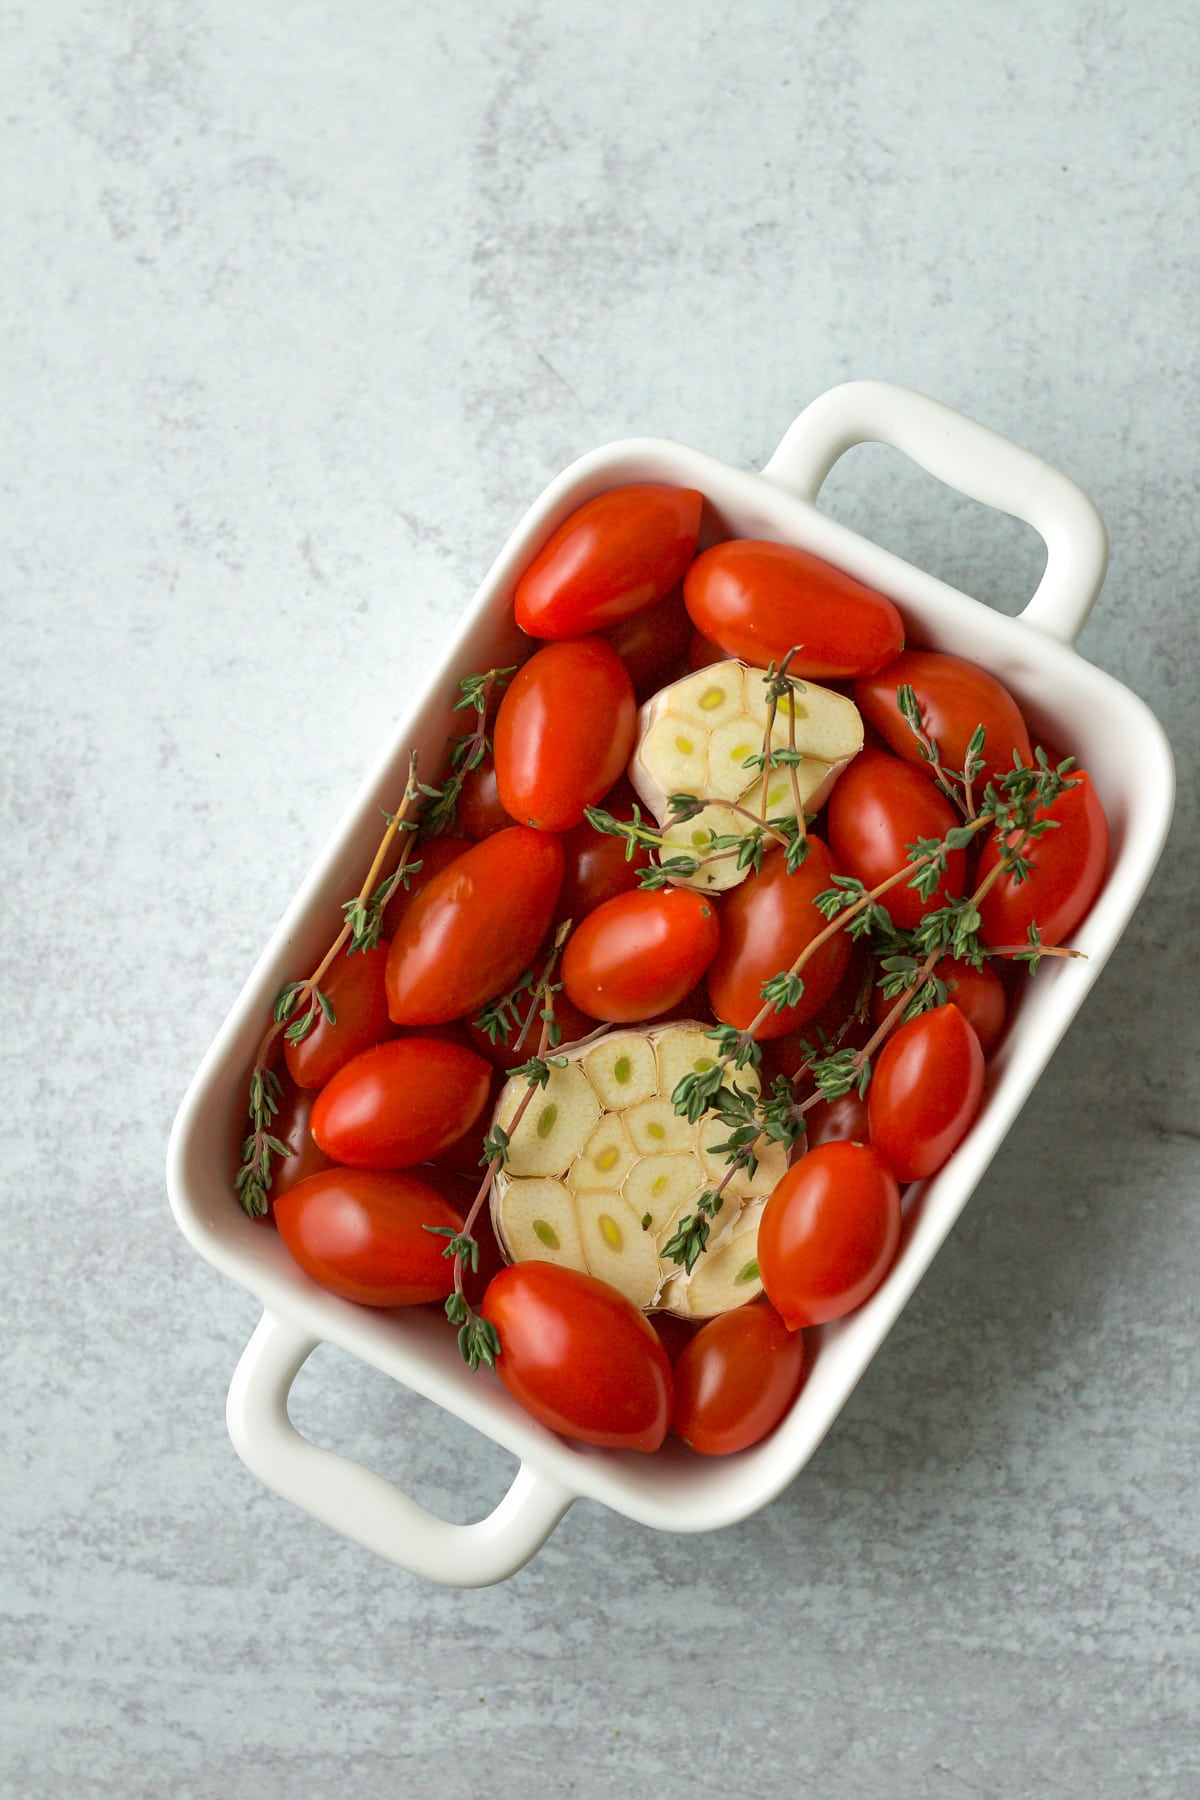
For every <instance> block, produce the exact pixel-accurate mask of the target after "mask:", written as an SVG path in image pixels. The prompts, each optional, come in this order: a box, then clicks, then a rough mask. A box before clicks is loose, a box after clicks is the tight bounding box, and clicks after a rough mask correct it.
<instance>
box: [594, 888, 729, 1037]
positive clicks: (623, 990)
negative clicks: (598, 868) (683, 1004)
mask: <svg viewBox="0 0 1200 1800" xmlns="http://www.w3.org/2000/svg"><path fill="white" fill-rule="evenodd" d="M720 936H721V930H720V926H719V924H718V922H717V913H716V908H715V907H714V906H713V903H712V901H711V900H709V899H707V898H706V897H705V895H703V894H695V893H692V892H691V891H690V889H688V888H658V889H656V890H653V891H650V890H647V889H645V888H639V889H638V890H637V891H636V892H635V893H632V894H619V895H618V896H617V898H616V899H615V900H606V901H605V903H604V905H603V906H598V907H597V908H596V910H595V912H591V913H589V914H588V916H587V918H586V919H584V921H583V923H582V924H581V925H577V926H576V928H575V930H574V931H573V932H572V933H571V935H570V937H569V938H568V939H567V947H566V949H565V950H564V951H563V959H562V978H563V987H564V988H565V990H566V994H567V998H568V1000H571V1001H573V1002H574V1004H575V1005H576V1006H578V1007H579V1008H580V1009H581V1010H582V1011H583V1012H586V1013H590V1014H591V1016H592V1017H593V1018H595V1019H607V1020H609V1021H611V1022H612V1023H614V1024H630V1023H632V1022H633V1021H634V1020H637V1019H652V1018H653V1017H654V1016H655V1014H656V1013H660V1012H665V1011H666V1010H667V1009H668V1007H672V1006H674V1005H676V1004H677V1003H678V1002H679V1001H680V1000H682V999H683V996H684V995H685V994H686V993H687V992H688V991H689V989H691V988H693V987H694V986H695V985H696V983H697V982H698V981H699V979H700V977H701V976H702V975H703V974H704V971H705V970H706V969H707V967H708V965H709V963H710V962H711V961H712V959H713V957H714V956H715V955H716V953H717V945H718V943H719V942H720Z"/></svg>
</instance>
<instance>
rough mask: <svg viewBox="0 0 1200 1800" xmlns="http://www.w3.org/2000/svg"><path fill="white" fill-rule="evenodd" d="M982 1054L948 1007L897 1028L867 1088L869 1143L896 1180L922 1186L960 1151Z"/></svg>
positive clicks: (973, 1108)
mask: <svg viewBox="0 0 1200 1800" xmlns="http://www.w3.org/2000/svg"><path fill="white" fill-rule="evenodd" d="M983 1069H984V1064H983V1051H982V1050H981V1049H980V1047H979V1039H978V1038H977V1037H976V1036H975V1033H974V1031H973V1030H972V1029H971V1027H970V1025H968V1024H967V1021H966V1019H965V1018H964V1017H963V1015H962V1013H960V1012H959V1010H958V1008H957V1006H954V1005H952V1004H951V1003H949V1002H947V1004H946V1005H945V1006H935V1007H934V1008H933V1009H932V1010H931V1011H930V1012H925V1013H920V1014H919V1015H918V1016H917V1017H916V1018H915V1019H910V1020H909V1021H908V1023H907V1024H905V1025H901V1026H899V1027H898V1028H897V1029H896V1031H895V1032H893V1034H892V1036H891V1037H890V1038H889V1039H888V1040H887V1042H886V1043H885V1044H884V1046H883V1049H882V1050H881V1051H880V1052H879V1056H878V1058H877V1059H876V1063H875V1069H874V1073H873V1074H872V1076H871V1085H870V1087H869V1088H868V1090H867V1115H868V1118H869V1119H870V1124H871V1142H872V1144H873V1145H874V1146H875V1149H876V1150H877V1151H878V1152H879V1155H880V1156H881V1157H882V1159H883V1161H884V1162H885V1163H886V1164H887V1166H888V1168H889V1169H891V1170H892V1172H893V1174H894V1175H895V1176H896V1179H897V1180H898V1181H921V1180H923V1179H924V1178H925V1176H927V1175H933V1174H935V1173H936V1172H937V1170H938V1169H940V1168H941V1166H942V1164H943V1163H944V1162H945V1161H946V1159H947V1157H948V1156H950V1155H951V1154H952V1152H953V1151H955V1150H957V1148H958V1146H959V1145H960V1144H961V1143H962V1141H963V1139H964V1138H965V1137H966V1135H967V1133H968V1131H969V1130H970V1129H971V1126H972V1124H973V1122H974V1119H975V1114H976V1113H977V1112H978V1111H979V1102H980V1100H981V1099H982V1098H983Z"/></svg>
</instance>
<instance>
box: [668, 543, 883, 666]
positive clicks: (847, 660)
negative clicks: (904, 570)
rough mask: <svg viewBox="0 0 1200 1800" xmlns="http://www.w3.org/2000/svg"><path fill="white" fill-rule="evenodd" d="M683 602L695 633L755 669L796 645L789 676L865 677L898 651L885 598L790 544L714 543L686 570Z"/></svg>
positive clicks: (780, 657) (777, 659)
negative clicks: (796, 651) (797, 650)
mask: <svg viewBox="0 0 1200 1800" xmlns="http://www.w3.org/2000/svg"><path fill="white" fill-rule="evenodd" d="M683 597H684V599H685V601H686V602H687V609H688V612H689V613H690V614H691V617H692V622H693V624H694V625H695V627H696V629H697V631H699V632H700V633H701V634H702V635H703V636H704V637H706V638H709V639H711V641H712V642H713V643H714V644H720V646H721V648H722V649H723V650H724V651H725V653H726V654H727V655H728V656H740V657H741V659H742V661H743V662H747V663H750V664H751V665H752V666H754V667H756V668H760V669H765V668H766V666H767V664H768V663H770V662H779V661H781V659H782V658H783V657H785V656H786V655H787V653H788V651H789V650H790V649H792V648H793V647H794V646H795V645H799V646H800V650H799V653H798V654H797V655H796V656H795V657H793V658H792V661H791V663H790V664H789V668H790V670H791V673H792V674H793V675H810V676H812V677H814V679H816V680H818V681H819V680H821V679H822V678H823V677H825V676H832V677H833V678H834V679H837V678H839V677H841V676H850V675H871V674H873V673H874V672H875V670H876V669H882V668H883V666H884V664H885V663H889V662H891V660H892V658H893V657H894V656H895V655H896V654H897V653H898V652H899V651H900V650H901V649H902V648H903V645H904V621H903V620H902V619H901V617H900V614H899V613H898V612H897V610H896V608H895V606H893V604H892V602H891V601H890V600H889V599H887V597H886V596H885V595H883V594H879V593H876V591H875V589H874V588H869V587H866V586H864V584H863V583H862V582H861V581H856V580H855V579H854V577H853V576H852V575H847V574H845V573H844V571H843V570H841V569H835V568H834V567H833V566H832V564H831V563H827V562H822V561H821V559H820V558H819V557H817V556H814V555H813V554H812V552H811V551H808V550H798V549H797V548H796V547H795V546H794V545H792V544H772V543H767V542H765V541H762V540H759V539H756V538H735V539H733V540H732V541H731V542H730V543H725V544H715V545H714V546H713V548H712V549H711V550H706V551H705V552H704V554H703V556H698V557H697V558H696V560H695V562H694V563H693V564H692V566H691V568H690V569H689V570H688V572H687V576H686V578H685V580H684V584H683Z"/></svg>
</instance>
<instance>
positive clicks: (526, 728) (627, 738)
mask: <svg viewBox="0 0 1200 1800" xmlns="http://www.w3.org/2000/svg"><path fill="white" fill-rule="evenodd" d="M636 736H637V701H636V700H635V699H634V697H633V683H632V682H631V681H630V679H629V675H628V673H627V671H626V668H625V664H624V663H623V662H622V661H621V659H620V657H619V656H618V655H617V653H616V651H615V650H614V649H613V647H612V645H611V644H609V643H606V642H605V640H604V639H603V638H600V637H588V638H572V639H570V640H569V641H568V642H566V643H561V644H547V645H546V648H545V649H544V650H539V651H538V653H537V655H536V656H531V657H530V659H529V661H528V662H527V663H526V664H525V666H524V668H523V669H519V670H518V671H517V673H516V674H515V675H514V676H513V678H512V682H511V683H510V685H509V687H508V688H507V689H506V691H505V694H504V698H503V699H502V700H501V702H500V710H499V712H498V713H497V714H496V733H495V759H496V783H497V789H498V792H499V795H500V801H501V804H502V805H503V806H504V808H505V809H506V811H508V812H510V813H511V814H512V816H513V818H514V819H520V820H521V821H522V823H523V824H527V825H536V826H537V827H538V828H539V829H540V830H542V831H569V830H570V829H571V827H572V825H578V824H580V823H581V821H582V819H583V815H584V812H585V810H586V809H587V808H588V807H589V806H594V805H595V804H596V802H597V801H598V800H602V799H603V798H604V796H605V794H606V793H607V792H608V790H609V788H610V787H612V785H613V783H614V782H615V781H616V779H617V777H618V776H619V775H621V774H622V773H623V772H624V769H625V765H626V763H627V762H628V761H629V758H630V756H631V754H632V752H633V745H634V739H635V737H636Z"/></svg>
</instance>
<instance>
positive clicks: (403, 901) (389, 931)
mask: <svg viewBox="0 0 1200 1800" xmlns="http://www.w3.org/2000/svg"><path fill="white" fill-rule="evenodd" d="M510 823H511V820H510ZM474 842H475V840H474V839H473V838H469V837H436V838H422V839H421V842H420V844H419V845H418V846H417V848H416V849H415V850H414V851H413V852H412V853H411V855H410V857H409V863H408V865H407V866H408V867H410V868H412V869H414V870H415V873H413V874H410V875H409V878H408V886H407V887H403V886H401V887H398V888H397V889H396V891H395V893H394V894H393V895H392V897H391V899H390V900H389V901H388V903H387V905H386V907H385V908H384V911H383V926H384V929H383V935H384V937H385V938H387V939H388V940H389V941H390V940H391V939H392V938H393V937H395V935H396V926H397V924H398V923H399V921H400V918H401V915H402V914H403V913H405V912H407V910H408V908H409V906H410V905H411V904H412V902H413V901H414V900H415V899H416V898H417V895H418V894H423V893H424V892H425V889H426V888H427V887H428V886H429V884H430V882H431V881H432V880H433V878H434V876H435V875H440V874H441V872H442V870H443V869H448V868H449V867H450V864H451V863H452V862H455V861H456V860H457V859H458V858H459V857H460V856H465V855H466V853H467V851H468V850H470V849H472V848H473V847H474ZM394 866H395V865H394V864H393V867H394Z"/></svg>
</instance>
